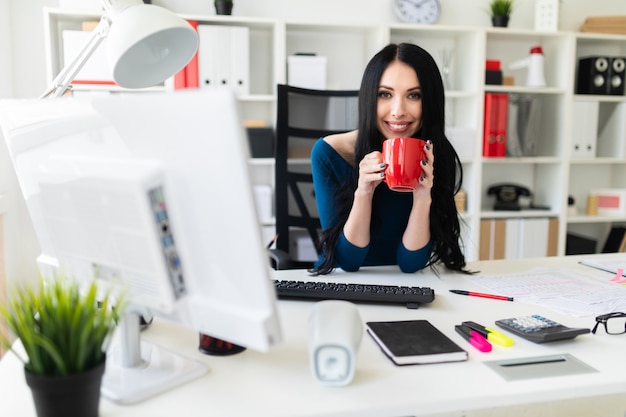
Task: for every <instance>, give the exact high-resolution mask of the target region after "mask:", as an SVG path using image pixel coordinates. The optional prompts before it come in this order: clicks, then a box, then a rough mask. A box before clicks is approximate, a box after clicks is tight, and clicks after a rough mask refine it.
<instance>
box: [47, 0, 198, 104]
mask: <svg viewBox="0 0 626 417" xmlns="http://www.w3.org/2000/svg"><path fill="white" fill-rule="evenodd" d="M101 2H102V6H103V8H104V14H103V16H102V18H101V19H100V23H98V25H97V26H96V28H95V29H94V30H93V35H92V37H91V38H90V39H89V41H88V42H87V44H86V45H85V46H84V47H83V49H82V50H81V51H80V53H79V54H78V56H77V57H76V58H75V59H74V61H72V62H71V63H70V64H69V65H68V66H66V67H65V68H63V69H62V70H61V72H59V74H58V75H57V76H56V78H55V79H54V80H53V81H52V84H51V85H50V86H49V87H48V89H46V91H45V92H44V93H43V94H42V95H41V98H44V97H60V96H62V95H63V94H64V93H65V92H66V91H67V90H68V89H69V88H71V87H70V83H71V82H72V80H73V79H74V78H75V77H76V75H77V74H78V72H79V71H80V70H81V68H82V67H83V66H84V65H85V63H86V62H87V60H88V59H89V58H90V57H91V55H92V54H93V52H94V51H95V50H96V49H97V48H98V46H99V45H100V43H101V42H102V41H103V40H104V38H106V37H108V42H107V43H108V45H107V46H108V50H107V55H108V61H109V65H110V67H111V69H112V74H113V79H114V80H115V82H116V83H117V84H118V85H119V86H121V87H125V88H145V87H150V86H153V85H156V84H158V83H160V82H163V81H164V80H165V79H167V78H169V77H171V76H173V75H174V74H176V73H177V72H178V71H180V70H181V69H182V68H184V66H185V65H187V63H188V62H189V61H190V60H191V58H192V57H193V55H194V54H195V53H196V50H197V48H198V35H197V33H196V31H195V30H194V29H193V28H192V27H191V25H190V24H189V23H187V22H186V21H185V20H183V19H181V18H180V17H178V16H176V15H174V14H173V13H172V12H170V11H169V10H167V9H165V8H163V7H159V6H154V5H151V4H144V3H143V2H142V0H101Z"/></svg>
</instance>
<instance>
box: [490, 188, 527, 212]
mask: <svg viewBox="0 0 626 417" xmlns="http://www.w3.org/2000/svg"><path fill="white" fill-rule="evenodd" d="M487 194H488V195H495V196H496V203H495V204H494V206H493V209H494V210H521V209H522V207H521V206H520V204H519V198H520V197H522V196H523V197H530V196H531V195H532V194H531V192H530V190H529V189H528V188H526V187H524V186H522V185H517V184H496V185H492V186H491V187H489V188H488V189H487Z"/></svg>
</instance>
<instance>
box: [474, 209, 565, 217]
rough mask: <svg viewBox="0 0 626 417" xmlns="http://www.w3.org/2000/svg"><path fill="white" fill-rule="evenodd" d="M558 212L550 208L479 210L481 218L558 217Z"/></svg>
mask: <svg viewBox="0 0 626 417" xmlns="http://www.w3.org/2000/svg"><path fill="white" fill-rule="evenodd" d="M559 215H560V213H559V212H557V211H552V210H516V211H514V210H510V211H505V210H490V211H481V212H480V218H481V219H511V218H515V219H523V218H543V217H559Z"/></svg>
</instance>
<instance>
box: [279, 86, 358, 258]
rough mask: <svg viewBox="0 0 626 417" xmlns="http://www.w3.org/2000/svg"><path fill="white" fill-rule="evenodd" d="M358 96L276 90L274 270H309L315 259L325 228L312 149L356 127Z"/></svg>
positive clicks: (340, 92)
mask: <svg viewBox="0 0 626 417" xmlns="http://www.w3.org/2000/svg"><path fill="white" fill-rule="evenodd" d="M358 93H359V92H358V91H357V90H310V89H305V88H299V87H293V86H289V85H283V84H279V85H278V103H277V117H276V152H275V157H276V165H275V172H274V173H275V187H276V189H275V209H276V233H277V240H276V247H275V249H273V250H271V251H270V256H271V261H272V264H273V267H274V268H275V269H296V268H310V267H312V266H313V263H314V262H315V259H317V255H318V252H317V238H318V236H319V232H320V230H321V226H320V220H319V216H318V213H317V205H316V203H315V195H314V192H313V177H312V175H311V163H310V159H311V148H312V147H313V144H314V143H315V141H316V140H317V139H319V138H321V137H323V136H327V135H330V134H333V133H339V132H346V131H349V130H353V129H355V128H356V124H357V116H358ZM304 249H306V254H307V256H304V254H303V250H304Z"/></svg>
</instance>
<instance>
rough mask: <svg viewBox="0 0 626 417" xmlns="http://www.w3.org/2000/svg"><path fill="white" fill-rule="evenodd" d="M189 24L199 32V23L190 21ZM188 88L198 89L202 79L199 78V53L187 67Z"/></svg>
mask: <svg viewBox="0 0 626 417" xmlns="http://www.w3.org/2000/svg"><path fill="white" fill-rule="evenodd" d="M189 24H190V25H191V26H192V27H193V28H194V29H195V30H196V32H197V31H198V22H197V21H195V20H190V21H189ZM185 72H186V74H185V75H186V82H187V88H198V85H199V84H200V78H199V77H198V52H197V51H196V53H195V55H194V56H193V58H191V61H189V63H188V64H187V66H186V67H185Z"/></svg>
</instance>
